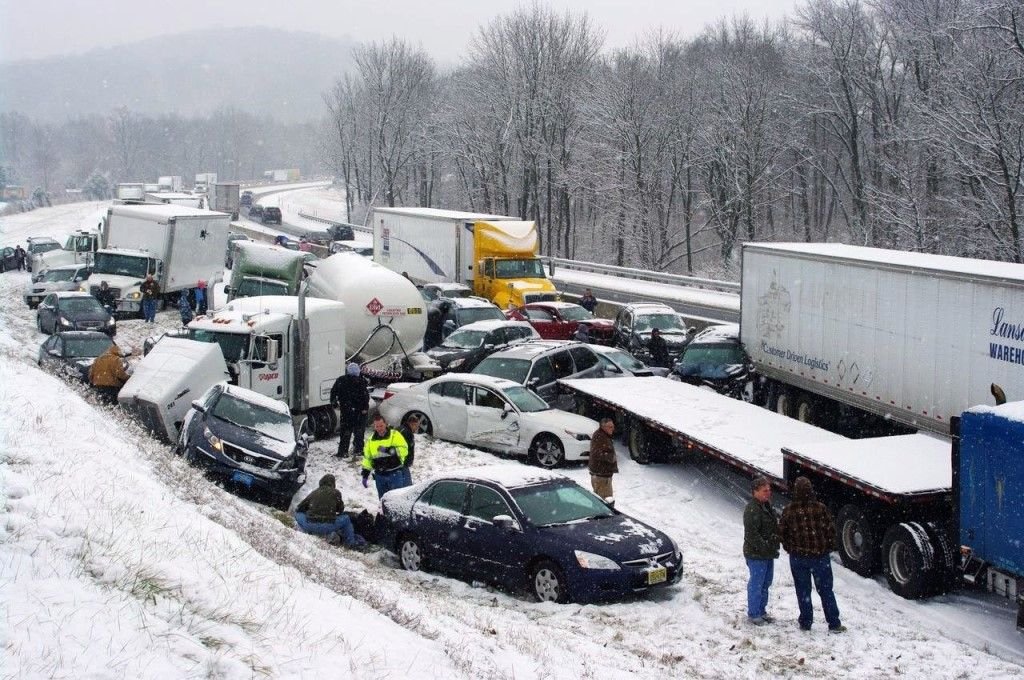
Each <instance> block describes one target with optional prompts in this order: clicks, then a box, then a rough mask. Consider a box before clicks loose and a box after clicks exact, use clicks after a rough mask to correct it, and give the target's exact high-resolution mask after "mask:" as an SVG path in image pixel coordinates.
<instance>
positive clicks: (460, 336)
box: [441, 331, 487, 349]
mask: <svg viewBox="0 0 1024 680" xmlns="http://www.w3.org/2000/svg"><path fill="white" fill-rule="evenodd" d="M486 337H487V331H455V332H454V333H452V334H451V335H449V336H448V337H447V338H445V339H444V342H442V343H441V346H442V347H447V348H449V349H476V348H477V347H479V346H480V345H482V344H484V338H486Z"/></svg>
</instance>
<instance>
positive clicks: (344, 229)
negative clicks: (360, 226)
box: [327, 224, 356, 241]
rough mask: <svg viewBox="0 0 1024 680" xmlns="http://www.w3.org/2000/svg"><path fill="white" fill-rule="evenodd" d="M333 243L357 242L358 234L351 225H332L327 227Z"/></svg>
mask: <svg viewBox="0 0 1024 680" xmlns="http://www.w3.org/2000/svg"><path fill="white" fill-rule="evenodd" d="M327 233H328V234H330V235H331V240H332V241H355V240H356V233H355V231H354V230H353V229H352V225H349V224H332V225H331V226H329V227H327Z"/></svg>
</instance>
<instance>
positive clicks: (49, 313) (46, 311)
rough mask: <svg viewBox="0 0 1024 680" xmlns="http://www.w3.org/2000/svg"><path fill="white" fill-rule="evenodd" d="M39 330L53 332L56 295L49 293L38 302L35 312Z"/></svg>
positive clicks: (55, 320) (55, 317)
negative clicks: (37, 309)
mask: <svg viewBox="0 0 1024 680" xmlns="http://www.w3.org/2000/svg"><path fill="white" fill-rule="evenodd" d="M36 318H37V319H38V325H39V330H41V331H43V332H44V333H53V332H54V326H55V325H56V323H57V296H56V295H54V294H53V293H50V294H49V295H47V296H46V297H44V298H43V301H42V302H40V303H39V311H38V312H36Z"/></svg>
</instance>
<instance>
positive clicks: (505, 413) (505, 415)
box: [501, 404, 512, 420]
mask: <svg viewBox="0 0 1024 680" xmlns="http://www.w3.org/2000/svg"><path fill="white" fill-rule="evenodd" d="M509 413H512V407H511V406H509V405H508V404H503V405H502V407H501V419H502V420H505V418H508V414H509Z"/></svg>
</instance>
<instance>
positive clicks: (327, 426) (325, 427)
mask: <svg viewBox="0 0 1024 680" xmlns="http://www.w3.org/2000/svg"><path fill="white" fill-rule="evenodd" d="M333 415H334V409H332V408H330V407H321V408H314V409H310V411H309V413H308V414H307V415H306V417H307V418H308V419H309V429H310V431H312V433H313V436H314V437H316V438H317V439H327V438H328V437H330V436H331V435H333V434H334V428H335V427H336V426H337V422H336V420H335V419H334V418H332V417H331V416H333Z"/></svg>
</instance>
